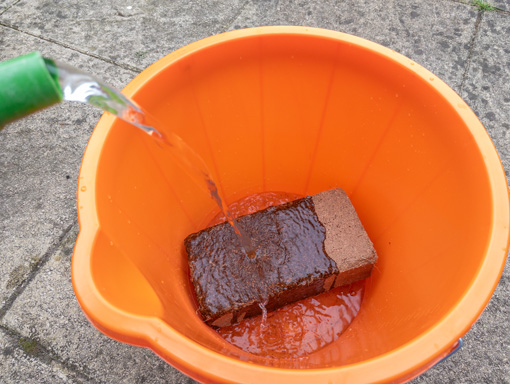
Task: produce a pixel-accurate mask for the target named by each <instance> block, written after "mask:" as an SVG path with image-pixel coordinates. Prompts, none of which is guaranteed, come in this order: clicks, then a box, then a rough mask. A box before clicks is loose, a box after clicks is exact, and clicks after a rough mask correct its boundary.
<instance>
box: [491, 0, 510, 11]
mask: <svg viewBox="0 0 510 384" xmlns="http://www.w3.org/2000/svg"><path fill="white" fill-rule="evenodd" d="M487 3H489V4H490V5H492V6H494V7H497V8H499V9H500V10H504V11H507V12H510V0H491V1H487Z"/></svg>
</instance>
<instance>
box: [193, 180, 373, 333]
mask: <svg viewBox="0 0 510 384" xmlns="http://www.w3.org/2000/svg"><path fill="white" fill-rule="evenodd" d="M237 221H238V223H239V225H240V226H241V227H242V228H243V229H244V230H245V231H246V233H247V234H248V236H250V238H251V239H252V243H253V245H254V246H255V248H256V256H255V257H254V258H249V257H248V256H246V254H245V253H244V251H243V249H242V248H241V245H240V241H239V238H238V237H237V235H236V234H235V233H234V230H233V229H232V227H231V226H230V225H229V224H228V223H222V224H218V225H215V226H213V227H211V228H207V229H204V230H203V231H200V232H197V233H194V234H192V235H190V236H188V237H187V238H186V239H185V241H184V244H185V248H186V251H187V253H188V261H189V266H190V274H191V280H192V282H193V285H194V288H195V293H196V298H197V302H198V307H199V311H200V314H201V315H202V318H203V319H204V321H205V322H206V323H207V324H209V325H212V326H217V327H223V326H226V325H230V324H233V323H235V322H238V321H241V320H242V319H243V318H245V317H250V316H253V315H257V314H260V313H261V305H259V304H260V303H264V304H265V306H266V308H267V309H268V310H269V311H270V310H272V309H275V308H278V307H281V306H283V305H286V304H289V303H292V302H294V301H297V300H301V299H303V298H306V297H308V296H312V295H316V294H319V293H321V292H324V291H327V290H329V289H331V288H333V287H337V286H341V285H346V284H350V283H352V282H354V281H358V280H361V279H364V278H366V277H368V276H369V275H370V273H371V271H372V267H373V265H374V263H375V261H376V259H377V255H376V252H375V250H374V247H373V245H372V242H371V241H370V239H369V238H368V235H367V234H366V232H365V230H364V228H363V226H362V224H361V222H360V221H359V218H358V216H357V214H356V211H355V210H354V207H353V206H352V204H351V202H350V201H349V198H348V197H347V195H346V194H345V192H344V191H343V190H341V189H334V190H330V191H326V192H322V193H319V194H317V195H314V196H311V197H305V198H302V199H298V200H295V201H292V202H289V203H286V204H282V205H279V206H276V207H269V208H266V209H264V210H262V211H259V212H256V213H253V214H251V215H246V216H242V217H240V218H239V219H238V220H237Z"/></svg>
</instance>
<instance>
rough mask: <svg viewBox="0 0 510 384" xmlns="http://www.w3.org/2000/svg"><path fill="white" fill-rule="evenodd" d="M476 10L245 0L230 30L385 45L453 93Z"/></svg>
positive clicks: (393, 0) (364, 0)
mask: <svg viewBox="0 0 510 384" xmlns="http://www.w3.org/2000/svg"><path fill="white" fill-rule="evenodd" d="M476 19H477V10H476V8H474V7H472V6H469V5H466V4H461V3H457V2H451V1H442V2H441V1H432V2H424V1H397V0H388V1H370V0H361V1H357V0H348V1H335V0H324V1H302V0H281V1H275V0H270V1H250V2H249V3H248V4H247V5H246V6H245V7H244V8H243V10H242V12H241V13H240V14H239V16H238V17H237V18H236V19H235V20H234V21H233V23H232V24H231V25H230V29H239V28H247V27H254V26H259V25H305V26H310V27H318V28H326V29H332V30H336V31H339V32H344V33H349V34H352V35H355V36H358V37H362V38H365V39H368V40H370V41H373V42H376V43H379V44H381V45H384V46H386V47H389V48H391V49H393V50H395V51H397V52H399V53H402V54H403V55H405V56H407V57H409V58H410V59H411V60H413V61H415V62H417V63H419V64H421V65H422V66H424V67H425V68H427V69H429V70H430V71H432V72H433V73H434V74H435V75H436V76H438V77H440V78H441V79H442V80H443V81H445V82H446V83H447V84H449V85H450V86H451V87H452V88H454V89H457V88H458V87H459V86H460V84H461V81H462V73H463V68H464V66H465V63H466V60H467V58H468V52H469V44H470V40H471V37H472V35H473V32H474V30H475V24H476Z"/></svg>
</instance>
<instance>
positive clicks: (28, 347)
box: [0, 328, 83, 384]
mask: <svg viewBox="0 0 510 384" xmlns="http://www.w3.org/2000/svg"><path fill="white" fill-rule="evenodd" d="M40 353H41V351H40V348H39V347H38V346H37V344H36V343H34V342H33V341H32V340H28V339H25V338H23V337H20V336H18V335H13V334H9V333H8V332H5V331H4V330H3V329H1V328H0V372H1V374H0V378H1V379H2V383H4V384H14V383H22V382H26V383H35V382H39V380H40V379H41V378H44V380H47V382H48V383H49V382H51V383H55V384H60V383H68V384H70V383H73V382H74V383H76V382H83V381H81V380H80V378H79V377H77V376H76V375H75V374H73V373H72V372H69V371H68V370H67V369H65V367H63V366H62V365H60V364H58V363H56V362H52V361H48V360H46V361H42V360H41V359H40V357H39V354H40ZM43 360H44V359H43Z"/></svg>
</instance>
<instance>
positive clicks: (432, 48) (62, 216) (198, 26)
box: [0, 0, 510, 384]
mask: <svg viewBox="0 0 510 384" xmlns="http://www.w3.org/2000/svg"><path fill="white" fill-rule="evenodd" d="M470 3H471V2H470V1H454V0H452V1H448V0H443V1H440V0H431V1H421V0H411V1H406V2H401V1H396V0H386V1H383V0H372V1H368V0H360V1H355V0H347V1H341V2H339V1H333V0H318V1H314V2H310V1H304V0H229V1H199V0H194V1H184V0H177V1H173V2H168V1H163V0H152V1H148V0H147V1H138V2H132V3H129V2H128V3H126V2H123V1H120V0H114V1H110V2H100V1H98V0H93V1H89V0H75V1H72V2H66V5H65V6H62V4H61V2H55V1H51V0H31V1H27V0H21V1H18V0H0V47H1V48H2V49H1V50H0V60H4V59H6V58H9V57H13V56H17V55H20V54H23V53H27V52H30V51H32V50H35V49H38V50H40V51H42V52H43V54H44V55H46V56H50V57H54V58H57V59H60V60H61V61H63V62H67V63H69V64H71V65H75V66H78V67H81V68H83V69H84V70H85V71H88V72H91V73H96V74H100V76H101V77H102V78H103V79H104V80H105V81H106V82H108V83H110V84H112V85H114V86H116V87H118V88H122V87H123V86H124V85H125V84H127V82H128V81H129V80H130V79H132V78H133V77H134V76H135V75H136V74H137V72H138V71H139V70H140V69H143V68H145V67H146V66H148V65H149V64H151V63H152V62H154V61H155V60H157V59H159V58H160V57H162V56H164V55H166V54H167V53H169V52H171V51H172V50H174V49H176V48H179V47H181V46H183V45H185V44H187V43H190V42H192V41H195V40H197V39H200V38H203V37H206V36H209V35H213V34H216V33H219V32H223V31H226V30H231V29H237V28H244V27H250V26H259V25H272V24H292V25H307V26H316V27H323V28H329V29H333V30H338V31H341V32H346V33H351V34H354V35H357V36H360V37H364V38H367V39H369V40H372V41H375V42H377V43H380V44H383V45H385V46H387V47H389V48H391V49H393V50H395V51H397V52H400V53H402V54H404V55H406V56H408V57H409V58H410V59H412V60H414V61H416V62H418V63H420V64H422V65H423V66H425V67H426V68H428V69H429V70H431V71H432V72H433V73H435V74H436V75H437V76H439V77H440V78H442V79H443V80H444V81H446V82H447V83H448V84H449V85H450V86H452V88H453V89H455V90H456V91H457V92H458V93H459V94H460V95H461V96H462V97H463V98H464V99H465V100H466V102H467V103H468V104H469V105H470V106H471V107H472V108H473V110H474V111H475V113H476V114H477V115H478V116H479V118H480V120H481V121H482V123H483V124H484V126H485V127H486V128H487V131H488V133H489V134H490V136H491V138H492V139H493V141H494V144H495V146H496V148H497V150H498V151H499V153H500V155H501V159H502V162H503V164H504V166H505V168H506V170H507V174H508V171H509V170H510V126H509V122H510V85H509V84H510V48H509V47H510V37H509V36H510V12H509V11H510V3H509V0H492V1H490V3H491V4H493V5H495V6H497V7H498V8H500V9H502V10H503V11H491V12H479V11H478V10H477V8H476V7H474V6H471V5H470ZM99 116H100V113H99V112H98V111H96V110H94V109H92V108H90V107H87V106H84V105H73V106H71V105H69V104H62V105H59V106H55V107H52V108H51V109H48V110H45V111H43V112H40V113H38V114H36V115H33V116H30V117H28V118H26V119H24V120H22V121H19V122H16V123H13V124H11V125H9V126H8V127H7V128H6V129H4V130H3V131H1V132H0V260H1V262H0V382H1V383H4V382H5V383H17V382H23V381H26V382H37V383H43V384H44V383H60V382H64V383H68V382H72V383H82V382H83V383H89V382H90V383H118V382H125V383H142V382H151V383H160V382H161V383H163V382H168V383H192V382H193V380H191V379H189V378H187V377H186V376H184V375H183V374H181V373H179V372H177V371H176V370H174V369H173V368H172V367H170V366H169V365H167V364H166V363H164V362H163V361H162V360H160V359H159V358H158V357H157V356H156V355H154V354H153V353H152V352H150V351H148V350H145V349H140V348H136V347H132V346H128V345H124V344H121V343H118V342H116V341H113V340H111V339H109V338H107V337H106V336H104V335H102V334H101V333H99V332H98V331H97V330H96V329H95V328H93V327H92V326H91V325H90V324H89V323H88V322H87V320H86V319H85V317H84V315H83V314H82V313H81V310H80V309H79V306H78V304H77V302H76V299H75V298H74V294H73V292H72V287H71V283H70V270H69V268H70V257H71V252H72V246H73V242H74V239H75V237H76V232H77V227H76V207H75V204H76V197H75V196H76V192H75V190H76V183H77V177H78V171H79V164H80V161H81V156H82V153H83V150H84V147H85V145H86V142H87V140H88V137H89V136H90V133H91V132H92V129H93V126H94V125H95V124H96V122H97V120H98V118H99ZM509 275H510V272H509V268H508V263H507V268H506V269H505V271H504V274H503V277H502V279H501V282H500V284H499V286H498V288H497V290H496V292H495V294H494V296H493V298H492V300H491V302H490V303H489V305H488V307H487V309H486V311H485V312H484V313H483V315H482V316H481V318H480V319H479V321H478V322H477V323H476V324H475V325H474V326H473V328H472V329H471V331H470V332H468V334H467V335H466V336H465V338H464V341H465V345H464V347H463V348H461V350H460V351H459V352H457V353H456V354H455V355H453V356H452V357H450V358H449V359H447V360H446V361H444V362H442V363H441V364H439V365H437V366H436V367H434V368H432V369H430V370H429V371H428V372H426V373H425V374H423V375H422V376H420V377H419V378H417V379H415V380H413V381H412V382H413V383H416V384H422V383H510V372H509V361H508V358H509V349H510V339H509V332H508V328H509V325H510V313H509V297H510V292H509V290H510V288H509V287H510V282H509V281H510V278H509Z"/></svg>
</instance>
